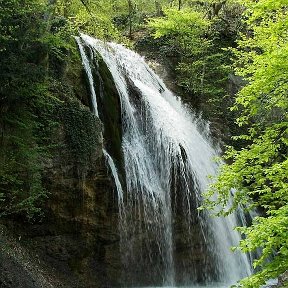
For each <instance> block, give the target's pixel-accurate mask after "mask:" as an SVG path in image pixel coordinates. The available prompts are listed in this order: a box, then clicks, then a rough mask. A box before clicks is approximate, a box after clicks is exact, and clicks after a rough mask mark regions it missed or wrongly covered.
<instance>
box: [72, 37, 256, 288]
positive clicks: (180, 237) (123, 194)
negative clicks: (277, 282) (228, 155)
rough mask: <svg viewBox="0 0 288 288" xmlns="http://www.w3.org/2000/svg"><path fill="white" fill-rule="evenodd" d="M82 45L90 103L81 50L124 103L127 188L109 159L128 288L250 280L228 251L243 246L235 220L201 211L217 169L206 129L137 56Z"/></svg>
mask: <svg viewBox="0 0 288 288" xmlns="http://www.w3.org/2000/svg"><path fill="white" fill-rule="evenodd" d="M77 42H78V45H79V47H80V52H81V56H82V60H83V63H84V67H85V69H86V72H87V75H88V79H89V81H90V86H91V94H92V97H94V94H95V90H94V88H93V85H94V83H93V77H92V72H91V67H90V66H89V61H88V57H87V56H86V54H85V50H84V46H86V47H88V49H90V51H93V53H92V55H93V54H96V53H99V54H100V55H101V57H102V58H103V60H104V61H105V63H106V65H107V67H108V69H109V70H110V72H111V75H112V77H113V79H114V82H115V85H116V88H117V90H118V93H119V97H120V102H121V113H122V130H123V137H122V138H123V139H122V150H123V155H124V163H125V173H126V189H122V187H121V183H120V181H119V177H118V174H117V169H116V166H115V164H114V162H113V160H112V158H111V157H110V155H109V154H108V153H107V152H106V151H104V154H105V156H106V159H107V161H108V164H109V166H110V168H111V171H112V173H113V176H114V179H115V183H116V187H117V190H118V202H119V218H120V219H119V229H120V236H121V243H120V246H121V247H120V249H121V254H122V263H123V273H122V274H123V279H122V283H123V285H125V286H130V287H131V286H132V287H134V286H155V285H157V286H175V285H179V284H181V285H190V286H193V285H197V284H199V283H201V284H205V285H212V286H211V287H216V286H217V285H218V284H219V285H223V287H228V286H229V285H230V284H233V283H235V282H236V281H237V280H239V279H241V278H243V277H245V276H247V275H249V274H250V273H251V268H250V267H251V265H250V262H249V259H248V257H246V256H245V255H241V254H237V253H232V252H231V251H230V247H231V246H233V245H236V244H237V243H238V242H239V240H240V236H239V234H238V233H237V232H235V231H233V228H234V227H235V226H237V225H238V224H239V223H237V217H236V215H230V216H229V217H227V218H211V217H208V215H206V213H204V212H201V213H200V212H198V210H197V207H199V206H200V205H201V199H202V192H203V191H204V190H205V189H206V188H207V185H208V184H209V178H208V176H209V175H212V176H213V175H215V174H216V173H217V169H218V166H217V164H216V163H214V162H213V158H214V157H215V156H217V155H218V153H217V151H216V150H215V149H213V147H212V146H211V144H210V143H209V140H208V138H207V137H204V136H203V135H205V133H206V132H207V128H205V127H204V126H203V125H202V128H201V129H202V131H201V133H200V132H199V130H200V129H199V128H198V126H199V125H197V121H196V120H195V117H193V114H192V113H191V112H190V111H189V109H188V108H187V107H185V105H183V103H182V102H181V101H180V100H179V99H178V98H177V97H176V96H175V95H173V93H172V92H171V91H169V90H168V89H167V88H166V86H165V84H164V83H163V82H162V81H161V79H160V78H159V77H158V76H157V75H156V74H155V73H154V72H153V71H152V70H151V69H150V68H149V67H148V65H147V64H146V63H145V62H144V60H143V58H141V57H140V56H139V55H138V54H136V53H134V52H132V51H130V50H128V49H126V48H124V47H123V46H121V45H118V44H115V43H103V42H101V41H99V40H97V39H94V38H92V37H89V36H87V35H81V38H77ZM90 75H91V77H90ZM93 91H94V92H93ZM95 97H96V95H95ZM95 99H96V98H95ZM94 102H95V103H96V105H97V102H96V100H95V101H93V105H94ZM93 107H94V109H95V110H97V106H93ZM199 127H200V126H199ZM206 134H207V133H206ZM123 190H124V191H123ZM238 218H239V217H238ZM181 247H182V248H181ZM181 249H182V254H181V251H180V252H179V251H178V250H181ZM187 251H188V252H189V253H188V252H187ZM212 283H213V284H212ZM215 283H218V284H215Z"/></svg>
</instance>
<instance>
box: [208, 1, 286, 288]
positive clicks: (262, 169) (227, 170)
mask: <svg viewBox="0 0 288 288" xmlns="http://www.w3.org/2000/svg"><path fill="white" fill-rule="evenodd" d="M241 3H242V4H243V5H245V6H246V12H245V17H246V25H247V32H246V33H244V34H242V38H241V40H239V41H238V48H237V49H235V50H234V52H235V55H236V57H237V63H236V64H237V67H238V68H237V72H238V74H239V75H241V76H243V77H245V79H246V81H247V85H246V86H245V87H244V88H243V89H242V90H241V91H240V92H239V93H238V95H237V97H236V104H235V106H234V107H233V108H232V109H233V110H238V111H241V115H240V116H239V117H238V119H237V123H238V125H239V126H247V127H248V132H249V133H248V134H247V135H241V136H239V137H234V139H237V138H238V139H242V140H246V141H247V142H246V143H247V144H246V146H245V147H244V148H243V149H241V150H239V151H236V150H234V149H230V150H228V151H227V152H226V156H225V157H226V159H229V161H230V162H231V161H232V162H231V163H232V164H226V165H224V166H223V167H222V168H221V173H220V175H219V177H218V180H217V182H216V183H215V184H213V185H212V187H211V189H210V192H209V193H208V195H207V196H208V200H207V206H208V207H209V208H213V207H215V205H216V206H217V205H220V206H222V212H221V213H222V214H224V215H225V214H227V213H230V212H232V211H233V210H234V209H236V208H237V207H239V206H243V205H245V206H251V207H254V206H260V207H262V208H263V209H264V211H265V214H266V217H264V216H262V217H257V218H255V219H254V221H253V224H252V226H251V227H249V228H245V227H244V228H241V229H239V231H241V232H242V233H243V234H244V235H245V239H244V240H242V241H241V243H240V246H239V249H240V250H241V251H243V252H251V251H255V250H256V249H257V248H261V249H262V250H261V251H262V255H261V257H260V258H259V259H258V260H255V261H254V268H258V269H259V272H257V273H255V274H254V275H253V276H251V277H248V278H247V279H244V280H243V281H241V285H242V286H243V287H253V288H255V287H260V285H262V284H264V283H265V282H266V281H267V280H268V279H270V278H275V277H277V276H279V275H280V274H281V273H283V272H285V271H286V270H287V269H288V252H287V251H288V240H287V239H288V217H287V216H288V160H287V155H288V141H287V139H288V117H287V116H288V115H287V110H288V81H287V79H288V60H287V59H288V33H287V31H288V30H287V28H288V17H287V16H288V15H287V11H288V3H287V1H284V0H276V1H274V0H260V1H254V0H243V1H241ZM231 191H233V194H234V196H233V205H232V207H231V206H227V203H228V200H229V198H230V195H231ZM214 194H215V195H217V196H216V201H212V200H209V197H212V195H214Z"/></svg>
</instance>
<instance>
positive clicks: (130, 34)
mask: <svg viewBox="0 0 288 288" xmlns="http://www.w3.org/2000/svg"><path fill="white" fill-rule="evenodd" d="M127 1H128V13H129V38H130V39H132V12H133V6H132V1H131V0H127Z"/></svg>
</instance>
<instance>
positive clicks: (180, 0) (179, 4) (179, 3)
mask: <svg viewBox="0 0 288 288" xmlns="http://www.w3.org/2000/svg"><path fill="white" fill-rule="evenodd" d="M181 8H182V0H178V10H179V11H180V10H181Z"/></svg>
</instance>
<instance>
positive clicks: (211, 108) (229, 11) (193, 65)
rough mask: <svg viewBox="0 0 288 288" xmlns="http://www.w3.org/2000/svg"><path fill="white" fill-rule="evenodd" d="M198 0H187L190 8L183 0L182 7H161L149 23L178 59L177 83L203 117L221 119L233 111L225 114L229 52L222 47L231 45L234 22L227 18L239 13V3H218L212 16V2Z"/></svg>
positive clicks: (233, 36)
mask: <svg viewBox="0 0 288 288" xmlns="http://www.w3.org/2000/svg"><path fill="white" fill-rule="evenodd" d="M198 2H199V1H192V2H190V3H189V5H190V6H191V7H190V8H187V6H189V5H188V3H187V2H184V3H183V4H185V5H184V6H185V7H186V8H185V7H184V8H182V9H181V10H178V9H175V8H169V9H164V14H165V16H163V17H161V18H153V19H151V20H150V22H149V24H148V26H149V27H150V29H152V33H153V35H154V37H155V38H161V39H163V41H164V42H165V44H164V45H165V47H168V49H165V50H164V49H162V51H164V52H165V51H167V52H168V53H167V55H171V54H172V56H173V57H177V58H178V65H177V67H176V73H177V84H178V85H179V86H181V87H183V88H184V90H185V91H186V92H188V93H190V95H191V97H193V99H196V101H194V103H195V102H196V105H197V102H198V103H200V107H201V111H202V112H203V113H204V117H206V118H208V117H209V119H213V118H214V119H215V120H216V121H220V122H221V121H223V119H224V118H226V119H228V118H229V117H230V118H231V114H232V113H227V108H228V106H229V103H230V104H231V100H230V99H229V95H228V93H227V86H228V75H229V72H231V68H230V66H231V59H230V58H231V53H229V51H224V50H223V48H227V47H229V46H230V45H233V44H234V41H235V35H236V33H237V31H236V30H237V29H236V26H237V25H236V24H235V23H234V22H233V21H230V20H231V17H232V18H233V19H234V18H236V16H235V15H238V14H239V13H240V12H239V9H238V7H239V5H238V6H236V5H232V4H231V5H230V4H229V5H228V4H227V5H226V6H225V10H224V7H222V6H221V7H220V8H221V10H220V11H221V12H219V11H218V12H217V15H214V14H215V13H214V14H213V13H212V10H213V9H212V3H206V2H205V3H204V2H203V3H202V2H201V1H200V2H201V3H200V4H199V3H198ZM215 3H216V2H215ZM213 7H214V6H213ZM222 10H223V11H222ZM212 14H213V15H214V16H213V17H212ZM222 14H223V15H222ZM209 15H210V16H209ZM231 15H232V16H231ZM208 16H209V17H208ZM234 16H235V17H234ZM235 21H236V20H235ZM234 24H235V25H234ZM171 52H172V53H171ZM169 53H170V54H169ZM207 103H209V105H206V104H207ZM198 105H199V104H198ZM233 113H234V112H233ZM217 119H218V120H217Z"/></svg>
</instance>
